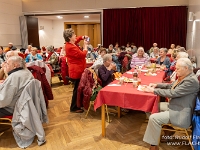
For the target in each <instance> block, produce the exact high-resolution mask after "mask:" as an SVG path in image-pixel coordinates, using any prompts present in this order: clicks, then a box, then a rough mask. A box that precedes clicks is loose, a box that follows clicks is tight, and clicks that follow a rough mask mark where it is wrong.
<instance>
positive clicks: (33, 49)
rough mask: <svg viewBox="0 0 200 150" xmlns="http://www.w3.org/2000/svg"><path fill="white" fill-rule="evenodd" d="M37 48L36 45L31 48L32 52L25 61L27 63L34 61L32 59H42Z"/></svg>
mask: <svg viewBox="0 0 200 150" xmlns="http://www.w3.org/2000/svg"><path fill="white" fill-rule="evenodd" d="M37 50H38V49H37V48H36V47H32V48H31V53H30V54H29V55H28V56H27V57H26V59H25V61H26V62H27V63H28V62H32V61H36V60H42V56H41V55H40V54H38V53H37Z"/></svg>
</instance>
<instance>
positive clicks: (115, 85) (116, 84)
mask: <svg viewBox="0 0 200 150" xmlns="http://www.w3.org/2000/svg"><path fill="white" fill-rule="evenodd" d="M108 86H121V85H120V84H108Z"/></svg>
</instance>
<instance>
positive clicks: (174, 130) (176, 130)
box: [161, 124, 194, 150]
mask: <svg viewBox="0 0 200 150" xmlns="http://www.w3.org/2000/svg"><path fill="white" fill-rule="evenodd" d="M164 126H169V127H172V129H167V128H163V127H164ZM162 131H172V132H179V133H184V134H185V135H186V138H184V139H187V140H188V141H189V143H190V146H191V148H192V150H194V148H193V145H192V139H191V138H190V137H192V136H190V135H191V134H189V133H192V126H190V127H189V128H187V129H185V128H180V127H176V126H173V125H172V124H163V125H162V130H161V133H162ZM177 139H178V138H177Z"/></svg>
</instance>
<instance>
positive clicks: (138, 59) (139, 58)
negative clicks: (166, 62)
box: [130, 47, 149, 68]
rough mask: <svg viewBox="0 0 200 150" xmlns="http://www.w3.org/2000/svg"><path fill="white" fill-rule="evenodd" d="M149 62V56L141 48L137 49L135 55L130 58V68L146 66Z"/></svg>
mask: <svg viewBox="0 0 200 150" xmlns="http://www.w3.org/2000/svg"><path fill="white" fill-rule="evenodd" d="M148 61H149V56H148V54H146V53H145V52H144V48H143V47H139V48H138V50H137V53H135V54H134V55H133V56H132V60H131V64H130V66H131V68H134V67H135V66H136V65H142V64H147V62H148Z"/></svg>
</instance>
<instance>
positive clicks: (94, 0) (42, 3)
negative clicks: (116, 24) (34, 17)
mask: <svg viewBox="0 0 200 150" xmlns="http://www.w3.org/2000/svg"><path fill="white" fill-rule="evenodd" d="M22 5H23V12H27V13H29V12H43V13H44V12H49V13H54V12H57V13H58V12H62V11H70V12H71V11H76V12H77V10H96V9H103V8H127V7H152V6H175V5H176V6H178V5H188V0H124V1H122V0H84V1H78V0H22Z"/></svg>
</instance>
